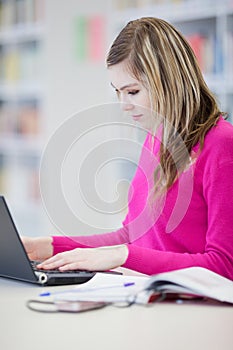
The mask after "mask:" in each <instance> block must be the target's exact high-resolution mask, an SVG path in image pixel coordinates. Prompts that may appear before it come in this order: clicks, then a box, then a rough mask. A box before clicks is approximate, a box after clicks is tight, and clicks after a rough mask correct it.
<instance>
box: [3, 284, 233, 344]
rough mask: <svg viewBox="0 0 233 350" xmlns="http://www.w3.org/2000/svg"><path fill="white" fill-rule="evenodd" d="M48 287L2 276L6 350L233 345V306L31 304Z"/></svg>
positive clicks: (4, 342)
mask: <svg viewBox="0 0 233 350" xmlns="http://www.w3.org/2000/svg"><path fill="white" fill-rule="evenodd" d="M55 288H57V287H55ZM44 290H45V287H38V286H35V285H31V284H28V283H23V282H18V281H13V280H8V279H4V278H0V295H1V298H0V335H1V336H0V348H1V349H2V350H16V349H19V350H37V349H38V350H39V349H40V350H41V349H46V350H47V349H56V350H72V349H75V350H89V349H90V350H92V349H93V350H94V349H97V350H105V349H106V350H107V349H108V350H120V349H124V350H131V349H134V350H139V349H140V350H141V349H142V350H145V349H156V350H166V349H169V350H171V349H175V350H176V349H177V350H178V349H179V350H183V349H185V350H192V349H193V350H194V349H195V350H197V349H198V350H202V349H203V350H209V349H211V350H215V349H216V350H219V349H222V350H232V349H233V307H229V306H223V305H221V306H213V305H211V306H210V305H203V304H202V305H201V304H181V305H180V304H176V303H175V302H174V303H171V302H170V303H168V302H167V303H161V304H153V305H151V306H148V307H145V306H140V305H134V306H131V307H129V308H124V309H119V308H115V307H113V306H108V307H106V308H104V309H100V310H95V311H89V312H84V313H75V314H70V313H56V314H43V313H38V312H34V311H31V310H29V309H27V307H26V305H25V304H26V301H27V300H28V299H33V298H35V297H37V296H38V294H39V293H40V292H42V291H44ZM50 290H51V288H50Z"/></svg>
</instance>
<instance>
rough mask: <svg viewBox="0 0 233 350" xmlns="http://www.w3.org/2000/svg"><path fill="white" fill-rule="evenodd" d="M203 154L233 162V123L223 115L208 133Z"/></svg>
mask: <svg viewBox="0 0 233 350" xmlns="http://www.w3.org/2000/svg"><path fill="white" fill-rule="evenodd" d="M201 154H202V156H203V157H205V156H207V157H208V158H209V157H211V158H215V159H216V160H218V161H224V160H227V161H229V160H230V161H232V162H233V125H232V124H231V123H230V122H228V121H227V120H225V119H223V118H222V117H221V118H220V119H219V120H218V122H217V123H216V125H215V126H213V127H212V128H211V129H210V130H209V131H208V133H207V134H206V136H205V140H204V146H203V149H202V151H201Z"/></svg>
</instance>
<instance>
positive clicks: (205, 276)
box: [145, 267, 233, 304]
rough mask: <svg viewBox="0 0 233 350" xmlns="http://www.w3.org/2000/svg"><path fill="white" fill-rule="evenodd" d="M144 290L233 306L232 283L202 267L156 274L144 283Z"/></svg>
mask: <svg viewBox="0 0 233 350" xmlns="http://www.w3.org/2000/svg"><path fill="white" fill-rule="evenodd" d="M145 289H146V290H154V291H156V292H160V293H177V294H181V295H182V294H189V295H195V296H201V297H207V298H211V299H214V300H216V301H221V302H227V303H232V304H233V281H231V280H229V279H227V278H225V277H223V276H220V275H218V274H217V273H215V272H213V271H210V270H207V269H205V268H202V267H189V268H186V269H181V270H176V271H171V272H165V273H160V274H157V275H155V276H152V277H151V278H150V279H149V280H148V281H147V282H146V284H145Z"/></svg>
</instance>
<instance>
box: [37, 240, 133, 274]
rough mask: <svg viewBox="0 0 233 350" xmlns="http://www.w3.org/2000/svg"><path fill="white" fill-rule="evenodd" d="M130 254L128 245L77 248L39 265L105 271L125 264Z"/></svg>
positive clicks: (47, 267)
mask: <svg viewBox="0 0 233 350" xmlns="http://www.w3.org/2000/svg"><path fill="white" fill-rule="evenodd" d="M127 256H128V248H127V246H126V245H120V246H110V247H100V248H77V249H73V250H71V251H68V252H63V253H58V254H57V255H55V256H53V257H52V258H50V259H48V260H46V261H44V262H43V263H42V264H40V265H38V267H39V268H41V269H45V270H47V269H56V268H59V270H60V271H67V270H89V271H94V270H97V271H105V270H110V269H113V268H115V267H118V266H121V265H122V264H124V262H125V261H126V259H127Z"/></svg>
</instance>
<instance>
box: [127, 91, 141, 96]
mask: <svg viewBox="0 0 233 350" xmlns="http://www.w3.org/2000/svg"><path fill="white" fill-rule="evenodd" d="M138 92H139V90H132V91H129V92H128V94H129V95H136V94H137V93H138Z"/></svg>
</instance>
